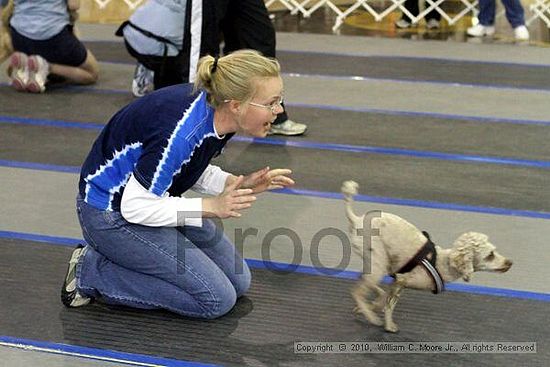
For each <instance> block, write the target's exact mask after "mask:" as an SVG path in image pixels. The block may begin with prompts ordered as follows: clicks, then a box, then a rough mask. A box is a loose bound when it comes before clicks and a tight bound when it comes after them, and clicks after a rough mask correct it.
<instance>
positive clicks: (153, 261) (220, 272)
mask: <svg viewBox="0 0 550 367" xmlns="http://www.w3.org/2000/svg"><path fill="white" fill-rule="evenodd" d="M77 207H78V212H79V219H80V222H81V226H82V228H83V234H84V238H85V239H86V241H87V242H88V244H89V246H88V248H87V251H84V254H83V255H82V256H81V258H80V259H79V263H78V266H77V289H78V291H79V292H80V293H82V294H83V295H84V296H87V297H94V298H96V297H101V298H102V300H104V301H105V302H106V303H110V304H119V305H127V306H131V307H138V308H164V309H168V310H170V311H173V312H176V313H178V314H181V315H185V316H190V317H200V318H215V317H219V316H221V315H223V314H225V313H227V312H228V311H229V310H231V308H232V307H233V306H234V304H235V302H236V299H237V296H238V295H241V294H242V293H244V292H245V291H246V290H247V289H248V287H249V285H250V271H249V269H248V268H247V267H246V264H243V266H242V267H241V266H238V267H237V268H238V269H239V270H242V271H240V272H237V271H236V270H235V268H236V267H235V261H237V262H238V261H239V260H235V259H240V261H241V262H242V258H241V257H240V255H237V254H235V248H234V246H233V245H232V244H231V243H230V242H229V241H228V239H227V237H225V236H223V235H222V236H215V235H214V234H212V236H211V238H208V236H207V234H208V231H210V230H211V224H210V222H209V221H205V222H204V223H205V224H204V225H203V230H202V231H201V230H191V231H183V232H184V233H187V235H188V236H189V237H190V238H193V239H194V241H195V242H197V243H199V245H200V247H199V246H197V245H195V244H194V243H193V241H192V240H190V239H189V238H187V237H186V236H184V234H183V233H182V231H180V230H178V229H176V228H167V227H161V228H156V227H147V226H141V225H135V224H131V223H128V222H127V221H126V220H125V219H124V218H123V217H122V216H121V215H120V213H118V212H104V211H101V210H97V209H95V208H93V207H91V206H90V205H88V204H86V203H84V202H83V201H82V200H79V201H78V204H77ZM199 239H202V240H203V241H202V242H201V241H199ZM209 254H210V255H212V256H213V258H214V259H211V258H210V257H209ZM226 274H227V275H226Z"/></svg>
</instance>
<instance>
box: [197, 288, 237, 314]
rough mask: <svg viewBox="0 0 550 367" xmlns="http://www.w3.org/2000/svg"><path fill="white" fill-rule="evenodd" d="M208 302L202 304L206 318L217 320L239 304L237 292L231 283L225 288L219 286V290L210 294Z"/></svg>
mask: <svg viewBox="0 0 550 367" xmlns="http://www.w3.org/2000/svg"><path fill="white" fill-rule="evenodd" d="M210 293H211V294H210V296H209V297H208V299H207V300H203V301H202V302H201V306H202V308H203V310H204V314H203V315H204V318H206V319H216V318H218V317H221V316H223V315H225V314H226V313H228V312H229V311H231V309H232V308H233V307H234V306H235V303H237V292H235V288H234V287H233V286H232V285H231V283H229V282H227V284H225V285H224V286H218V288H217V289H215V290H212V291H211V292H210Z"/></svg>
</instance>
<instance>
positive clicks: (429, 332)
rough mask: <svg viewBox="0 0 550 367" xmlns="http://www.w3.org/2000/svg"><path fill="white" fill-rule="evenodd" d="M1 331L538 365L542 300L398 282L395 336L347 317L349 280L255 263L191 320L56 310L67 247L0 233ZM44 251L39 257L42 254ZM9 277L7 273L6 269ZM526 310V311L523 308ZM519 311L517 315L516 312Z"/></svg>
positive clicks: (240, 350)
mask: <svg viewBox="0 0 550 367" xmlns="http://www.w3.org/2000/svg"><path fill="white" fill-rule="evenodd" d="M0 249H1V251H2V254H3V256H2V257H1V258H0V280H2V284H3V294H4V296H3V297H0V307H1V308H2V310H3V313H5V314H7V315H10V317H9V318H2V319H1V320H0V328H1V330H2V333H3V334H4V335H9V336H12V337H17V338H25V339H33V340H42V341H48V342H54V343H68V344H71V345H78V346H85V347H93V348H104V349H111V350H117V351H122V352H129V353H139V354H146V355H154V356H158V357H166V358H175V359H179V360H187V361H200V362H206V363H215V364H221V365H225V366H265V365H267V366H344V365H345V366H365V365H379V364H382V363H383V364H384V365H390V366H392V365H393V366H404V365H425V366H442V365H445V366H472V365H476V366H496V365H500V364H506V365H509V366H526V365H528V366H547V365H548V363H549V362H550V352H549V351H550V349H549V348H548V347H549V346H550V344H549V339H548V336H549V335H548V332H547V331H546V327H545V325H544V323H541V322H540V315H543V314H546V312H548V307H549V304H548V303H547V302H537V301H529V300H520V299H514V298H502V297H492V296H481V295H473V294H465V293H454V292H447V293H445V294H443V295H438V296H434V295H432V294H431V293H429V292H418V291H412V290H407V291H405V293H404V296H403V297H402V300H401V302H400V303H399V305H398V306H397V308H396V312H395V320H396V322H397V323H398V324H399V325H400V327H401V332H400V333H399V334H387V333H385V332H383V331H382V330H381V329H380V328H377V327H372V326H368V325H367V324H365V323H363V322H360V321H358V320H356V319H355V318H354V317H353V316H352V314H351V309H352V306H353V305H352V300H351V298H350V296H349V289H350V287H351V286H352V285H353V281H351V280H345V279H337V278H331V277H319V276H310V275H304V274H296V273H293V274H283V273H274V272H271V271H267V270H261V269H256V270H254V274H253V279H254V280H253V285H252V288H251V290H250V292H249V293H248V295H247V296H246V297H245V298H243V299H241V300H240V301H239V302H238V303H237V306H236V307H235V309H234V310H233V311H232V312H231V313H230V314H228V315H227V316H225V317H223V318H221V319H219V320H214V321H197V320H192V319H187V318H183V317H178V316H176V315H174V314H170V313H167V312H163V311H140V310H132V309H127V308H114V307H109V306H105V305H101V304H97V303H96V304H93V305H90V306H87V307H83V308H80V309H65V308H64V307H63V306H62V305H61V303H60V301H59V287H60V284H61V282H62V278H63V275H64V272H65V271H66V262H67V261H68V259H69V257H70V253H71V249H70V248H67V247H62V246H51V245H48V244H37V243H33V242H25V241H21V240H9V239H0ZM46 259H47V261H45V260H46ZM15 275H16V276H15ZM526 310H529V312H526ZM518 315H521V318H519V317H517V316H518ZM298 341H331V342H332V341H333V342H338V341H344V342H352V341H372V342H420V341H432V342H447V341H460V342H483V341H485V342H498V341H515V342H517V341H523V342H536V343H537V348H538V349H537V353H536V354H483V355H480V354H437V355H433V354H295V353H294V352H293V346H294V342H298Z"/></svg>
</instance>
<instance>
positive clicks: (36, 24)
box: [10, 0, 70, 41]
mask: <svg viewBox="0 0 550 367" xmlns="http://www.w3.org/2000/svg"><path fill="white" fill-rule="evenodd" d="M69 23H70V21H69V11H68V10H67V1H66V0H14V10H13V16H12V18H11V21H10V25H11V26H12V27H13V28H15V30H16V31H17V33H19V34H21V35H23V36H25V37H27V38H30V39H32V40H36V41H43V40H47V39H50V38H52V37H53V36H55V35H57V34H59V33H60V32H61V31H62V30H63V28H65V27H66V26H67V25H68V24H69Z"/></svg>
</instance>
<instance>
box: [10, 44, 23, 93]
mask: <svg viewBox="0 0 550 367" xmlns="http://www.w3.org/2000/svg"><path fill="white" fill-rule="evenodd" d="M26 64H27V59H26V57H23V56H22V54H21V53H19V52H15V53H14V54H13V55H11V58H10V64H9V67H10V68H11V75H14V74H17V73H18V72H19V71H20V70H21V69H22V68H24V67H25V66H26ZM11 86H12V87H13V88H14V89H15V90H17V91H18V92H25V91H26V90H27V85H26V84H25V82H24V81H23V80H22V79H21V78H19V77H17V76H15V77H12V80H11Z"/></svg>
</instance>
